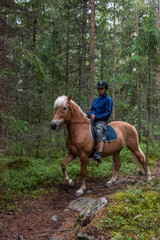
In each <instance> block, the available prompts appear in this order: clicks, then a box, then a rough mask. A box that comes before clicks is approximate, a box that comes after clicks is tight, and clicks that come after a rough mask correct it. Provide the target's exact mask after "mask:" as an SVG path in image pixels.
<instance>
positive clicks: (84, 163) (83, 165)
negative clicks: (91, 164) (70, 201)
mask: <svg viewBox="0 0 160 240" xmlns="http://www.w3.org/2000/svg"><path fill="white" fill-rule="evenodd" d="M80 160H81V187H80V189H79V190H78V191H77V192H76V194H75V196H76V197H80V196H82V195H83V194H84V192H85V190H86V175H87V163H88V157H87V155H85V154H84V155H82V156H81V157H80Z"/></svg>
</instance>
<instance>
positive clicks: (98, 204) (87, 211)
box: [79, 197, 108, 218]
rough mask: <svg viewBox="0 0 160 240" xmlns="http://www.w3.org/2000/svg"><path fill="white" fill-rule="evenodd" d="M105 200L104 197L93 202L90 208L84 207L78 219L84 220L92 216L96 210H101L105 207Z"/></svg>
mask: <svg viewBox="0 0 160 240" xmlns="http://www.w3.org/2000/svg"><path fill="white" fill-rule="evenodd" d="M107 202H108V201H107V199H106V198H104V197H101V198H99V199H98V200H94V202H93V203H92V204H91V205H90V206H86V207H85V208H84V209H82V211H81V212H80V215H79V216H80V218H86V217H89V216H92V215H94V214H95V213H96V212H97V211H98V210H100V209H102V208H103V207H104V206H106V205H107Z"/></svg>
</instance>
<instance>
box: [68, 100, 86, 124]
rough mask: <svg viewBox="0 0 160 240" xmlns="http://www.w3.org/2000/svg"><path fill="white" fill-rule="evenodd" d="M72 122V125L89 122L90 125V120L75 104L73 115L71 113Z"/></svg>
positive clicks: (73, 105)
mask: <svg viewBox="0 0 160 240" xmlns="http://www.w3.org/2000/svg"><path fill="white" fill-rule="evenodd" d="M70 122H71V123H73V122H86V123H87V122H88V123H89V120H88V118H87V117H86V116H85V114H84V113H83V112H82V110H81V109H80V107H78V105H75V104H74V103H72V113H71V120H70Z"/></svg>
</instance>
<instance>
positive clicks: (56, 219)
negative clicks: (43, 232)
mask: <svg viewBox="0 0 160 240" xmlns="http://www.w3.org/2000/svg"><path fill="white" fill-rule="evenodd" d="M50 219H51V220H52V221H55V222H57V221H58V217H57V216H56V215H54V216H52V217H51V218H50Z"/></svg>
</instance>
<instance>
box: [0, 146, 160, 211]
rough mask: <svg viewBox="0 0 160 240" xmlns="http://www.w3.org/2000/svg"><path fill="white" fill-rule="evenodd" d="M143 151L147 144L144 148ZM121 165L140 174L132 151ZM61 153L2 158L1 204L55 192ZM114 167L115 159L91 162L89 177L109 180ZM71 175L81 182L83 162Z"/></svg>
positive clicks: (70, 170)
mask: <svg viewBox="0 0 160 240" xmlns="http://www.w3.org/2000/svg"><path fill="white" fill-rule="evenodd" d="M141 147H142V149H143V151H144V150H145V145H144V144H142V145H141ZM157 149H158V147H157V145H156V144H153V145H152V146H150V149H149V152H150V156H149V162H150V163H151V166H154V165H155V163H156V160H157V159H158V158H160V153H159V152H157ZM120 157H121V160H122V166H121V170H120V173H121V174H125V175H132V174H136V173H137V167H136V166H135V164H133V163H132V155H131V153H130V151H129V150H127V149H123V150H122V151H121V156H120ZM62 161H63V158H62V151H60V150H58V149H57V150H56V151H54V152H53V156H52V158H45V159H34V158H27V157H11V156H9V157H5V156H3V155H2V154H1V155H0V192H1V196H0V203H1V205H2V206H4V205H7V207H8V204H9V206H10V205H11V207H12V205H13V202H14V201H15V200H17V198H20V199H22V198H23V197H25V196H30V197H38V196H40V195H42V194H44V193H46V192H47V191H53V189H54V184H55V183H57V182H64V177H63V174H62V170H61V167H60V164H61V162H62ZM111 166H112V158H111V157H109V158H107V159H104V160H103V162H102V164H97V163H96V162H95V161H93V160H91V159H90V160H89V164H88V176H89V177H94V178H101V177H106V178H107V177H109V176H110V175H111V174H112V173H111V171H110V169H111ZM67 169H68V173H69V176H70V177H71V178H72V179H74V180H79V179H80V160H79V159H76V160H75V161H73V162H72V163H71V164H70V165H69V166H68V168H67Z"/></svg>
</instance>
